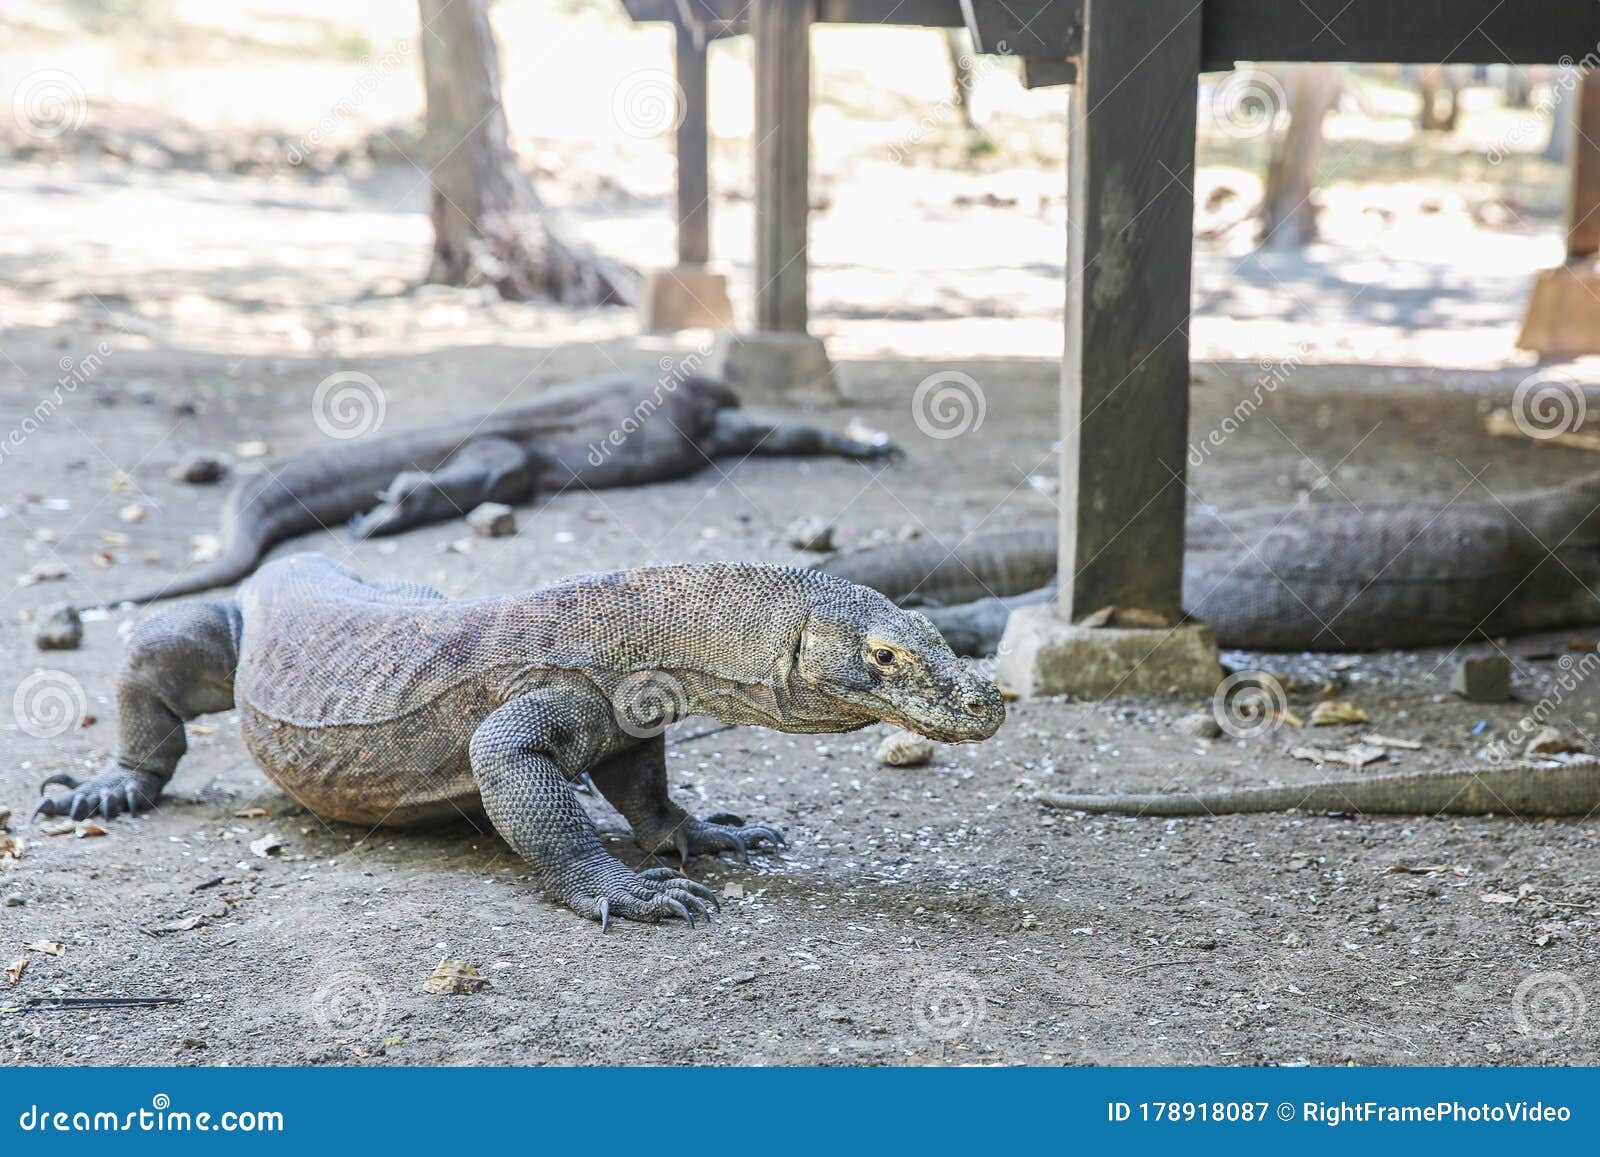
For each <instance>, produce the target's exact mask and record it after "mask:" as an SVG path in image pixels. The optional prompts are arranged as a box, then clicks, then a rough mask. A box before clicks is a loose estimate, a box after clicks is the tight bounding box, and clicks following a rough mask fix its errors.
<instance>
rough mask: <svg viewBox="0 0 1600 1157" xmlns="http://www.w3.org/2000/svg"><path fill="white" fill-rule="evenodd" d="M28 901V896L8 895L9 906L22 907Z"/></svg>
mask: <svg viewBox="0 0 1600 1157" xmlns="http://www.w3.org/2000/svg"><path fill="white" fill-rule="evenodd" d="M27 902H28V899H27V897H26V896H17V895H11V896H7V897H6V907H7V908H21V907H23V906H24V905H26V904H27Z"/></svg>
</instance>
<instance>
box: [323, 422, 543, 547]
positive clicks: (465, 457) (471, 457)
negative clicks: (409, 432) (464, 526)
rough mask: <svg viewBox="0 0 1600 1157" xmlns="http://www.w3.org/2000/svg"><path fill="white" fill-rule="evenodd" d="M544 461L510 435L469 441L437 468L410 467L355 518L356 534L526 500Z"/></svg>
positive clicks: (391, 530)
mask: <svg viewBox="0 0 1600 1157" xmlns="http://www.w3.org/2000/svg"><path fill="white" fill-rule="evenodd" d="M542 466H543V460H542V458H541V457H540V456H539V455H538V454H535V453H533V452H532V451H529V450H527V449H525V448H524V447H522V446H519V445H517V443H515V442H513V441H511V440H510V439H507V438H478V439H474V440H473V441H471V442H467V443H465V444H464V445H463V446H462V447H461V448H460V449H458V450H457V451H456V452H455V453H454V454H452V455H451V456H450V458H449V460H448V461H446V462H445V463H444V465H442V466H440V467H439V468H438V469H436V470H406V471H402V472H401V473H400V474H397V475H396V476H395V479H394V481H393V482H391V483H390V484H389V486H388V489H386V490H381V491H379V492H378V494H377V498H378V503H377V505H376V506H374V507H373V508H372V509H371V510H369V511H367V512H366V513H365V514H358V515H356V516H355V517H354V518H352V519H351V520H350V534H351V536H352V537H354V538H377V537H378V536H380V535H385V534H398V533H400V532H401V531H403V530H410V529H411V528H413V527H416V526H425V525H427V524H428V523H430V522H446V521H448V520H450V519H452V518H460V517H462V516H463V515H466V514H468V513H470V512H471V511H472V508H473V507H475V506H479V505H481V504H483V503H485V502H505V503H508V504H515V503H518V502H526V501H527V500H528V499H530V498H532V497H533V496H534V493H535V492H536V491H537V490H538V484H539V472H540V470H541V468H542Z"/></svg>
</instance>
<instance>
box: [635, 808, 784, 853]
mask: <svg viewBox="0 0 1600 1157" xmlns="http://www.w3.org/2000/svg"><path fill="white" fill-rule="evenodd" d="M763 840H765V841H766V842H767V843H769V844H770V845H771V846H772V847H771V850H772V851H777V850H778V849H779V848H783V847H787V846H788V842H789V841H787V840H786V839H784V838H783V833H782V832H781V831H779V830H778V829H777V828H775V827H772V826H770V825H768V824H747V823H745V822H744V820H742V819H741V818H739V817H738V816H736V815H730V814H729V813H727V812H718V813H717V814H716V815H712V816H706V818H705V819H695V818H694V817H693V816H687V817H685V818H684V819H683V820H682V821H681V822H679V823H678V824H676V825H675V826H674V827H673V828H672V830H671V831H670V832H667V833H666V834H664V835H659V836H656V838H655V839H653V840H644V841H641V842H642V843H644V844H645V847H646V848H647V849H648V850H649V851H651V852H653V853H655V854H657V855H660V854H662V853H663V852H669V851H676V852H677V853H678V861H679V863H680V864H687V863H688V862H689V858H690V857H691V856H714V855H716V854H717V853H718V852H738V853H739V859H741V860H743V861H744V862H745V863H747V864H748V863H749V862H750V849H751V848H755V849H757V850H758V851H759V850H761V841H763Z"/></svg>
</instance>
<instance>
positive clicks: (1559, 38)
mask: <svg viewBox="0 0 1600 1157" xmlns="http://www.w3.org/2000/svg"><path fill="white" fill-rule="evenodd" d="M961 3H962V10H963V12H964V14H965V15H966V17H967V27H968V28H969V29H970V30H971V31H972V36H973V41H974V43H975V44H976V45H977V46H978V51H980V52H1003V53H1007V54H1010V55H1015V56H1042V57H1054V58H1058V59H1059V58H1061V57H1067V56H1074V55H1076V54H1077V52H1078V48H1079V45H1080V44H1081V43H1082V40H1083V7H1084V3H1085V0H961ZM1131 6H1133V7H1139V6H1140V5H1138V4H1133V5H1131ZM1190 7H1194V8H1198V9H1199V12H1200V17H1201V51H1200V64H1201V68H1202V69H1204V70H1208V71H1210V70H1219V69H1229V68H1232V67H1233V66H1234V64H1235V63H1236V62H1238V61H1241V60H1274V61H1276V60H1282V61H1346V62H1350V63H1361V62H1369V61H1370V62H1377V63H1384V62H1398V63H1414V64H1548V63H1553V62H1555V61H1557V60H1559V59H1561V58H1562V57H1563V56H1568V57H1571V58H1572V59H1574V60H1582V59H1584V58H1585V57H1589V58H1590V59H1591V60H1592V59H1593V56H1594V54H1595V53H1596V52H1597V51H1600V49H1597V44H1600V5H1597V4H1595V3H1594V2H1593V0H1203V3H1202V0H1191V4H1190ZM1002 45H1003V47H1002Z"/></svg>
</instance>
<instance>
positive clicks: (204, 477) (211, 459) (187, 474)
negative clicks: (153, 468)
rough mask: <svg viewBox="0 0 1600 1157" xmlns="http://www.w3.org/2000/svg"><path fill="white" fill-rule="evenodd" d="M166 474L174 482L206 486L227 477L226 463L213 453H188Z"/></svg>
mask: <svg viewBox="0 0 1600 1157" xmlns="http://www.w3.org/2000/svg"><path fill="white" fill-rule="evenodd" d="M167 474H168V476H169V477H171V478H172V480H173V481H174V482H187V483H189V484H190V485H193V486H208V485H210V484H211V483H213V482H221V481H222V480H223V479H224V478H226V477H227V475H228V464H227V463H226V462H224V461H223V460H222V459H221V458H218V457H217V456H216V455H215V454H190V455H188V456H187V457H186V458H184V459H183V460H182V461H180V462H179V463H178V464H177V465H176V466H174V467H173V468H172V469H171V470H169V471H167Z"/></svg>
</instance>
